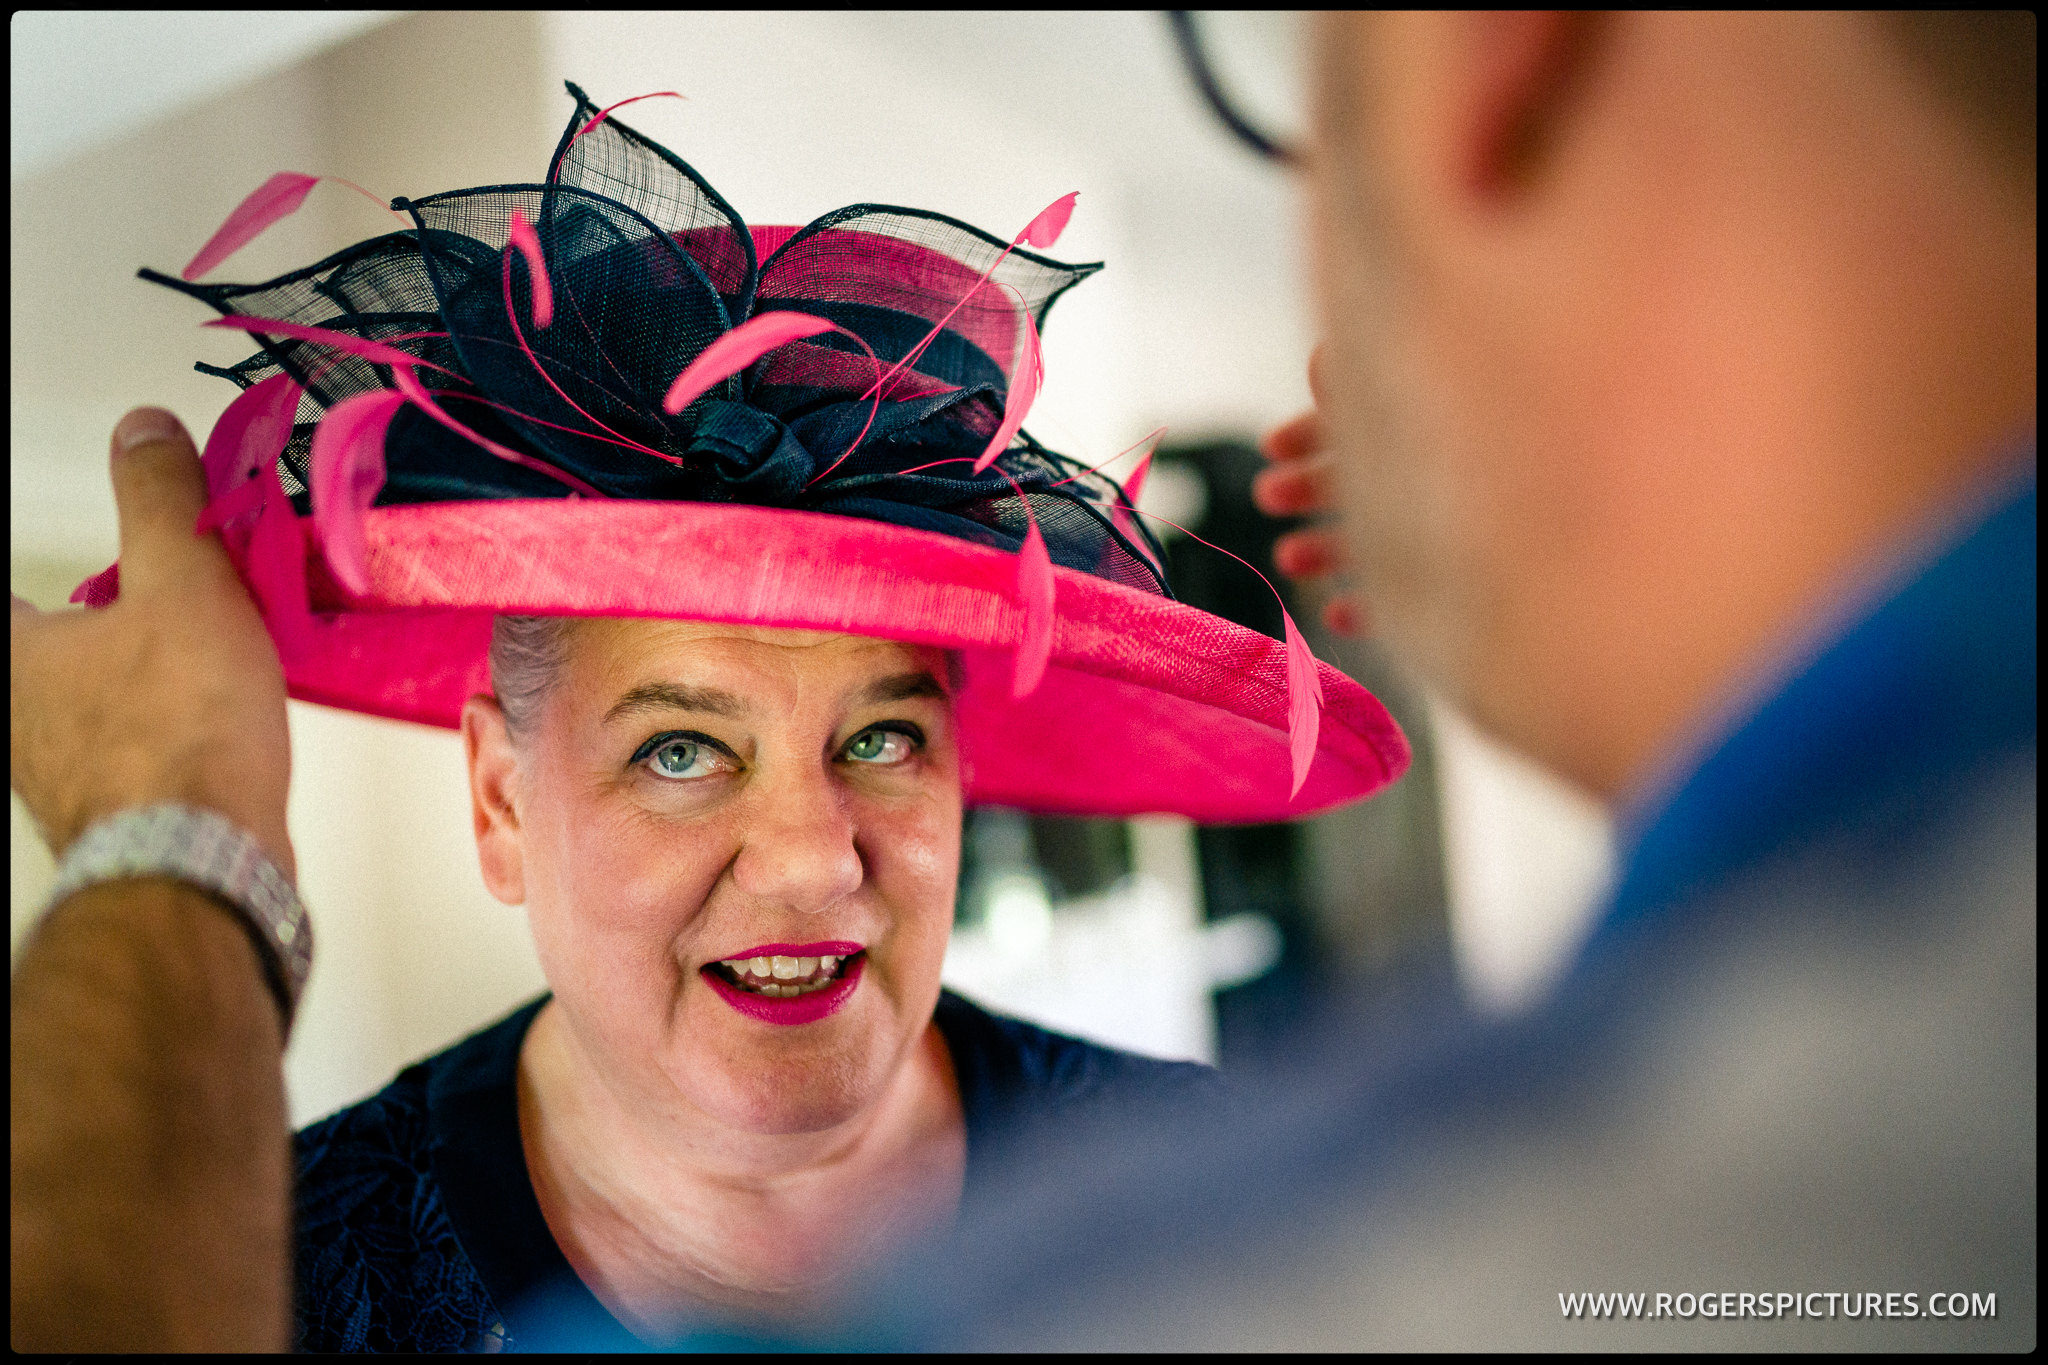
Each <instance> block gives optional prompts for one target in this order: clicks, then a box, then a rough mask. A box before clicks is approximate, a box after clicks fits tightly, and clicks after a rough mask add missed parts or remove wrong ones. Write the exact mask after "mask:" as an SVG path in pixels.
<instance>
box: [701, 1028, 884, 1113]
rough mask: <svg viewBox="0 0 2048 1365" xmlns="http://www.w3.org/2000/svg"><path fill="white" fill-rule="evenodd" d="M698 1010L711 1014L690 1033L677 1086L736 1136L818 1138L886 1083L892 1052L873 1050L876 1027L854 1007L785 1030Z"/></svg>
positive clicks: (866, 1103) (879, 1049) (874, 1095)
mask: <svg viewBox="0 0 2048 1365" xmlns="http://www.w3.org/2000/svg"><path fill="white" fill-rule="evenodd" d="M707 994H708V993H707ZM703 1003H704V1004H706V1005H708V1006H710V1008H709V1009H708V1010H704V1011H702V1012H701V1013H699V1014H698V1018H699V1019H701V1020H702V1021H703V1025H704V1026H703V1027H702V1028H701V1029H692V1030H691V1031H690V1039H689V1043H690V1046H689V1055H688V1056H687V1057H685V1058H683V1059H681V1062H680V1065H679V1066H678V1067H677V1068H676V1076H675V1079H676V1080H677V1081H678V1082H680V1083H681V1084H682V1085H683V1086H684V1087H685V1088H686V1089H687V1090H688V1091H689V1092H690V1093H692V1094H693V1095H695V1096H696V1099H697V1103H698V1105H699V1107H700V1108H703V1109H704V1110H706V1111H707V1112H709V1113H711V1114H714V1115H715V1116H717V1117H718V1118H719V1119H720V1120H721V1121H722V1122H725V1123H727V1124H729V1125H731V1126H732V1127H734V1128H737V1129H740V1130H741V1131H744V1132H752V1133H760V1134H764V1135H768V1134H788V1133H815V1132H822V1131H824V1130H825V1129H828V1128H832V1127H834V1126H836V1125H838V1124H841V1123H844V1122H846V1121H847V1120H848V1119H850V1118H852V1117H854V1116H855V1115H856V1114H858V1113H859V1112H860V1111H861V1110H862V1109H863V1108H865V1107H866V1106H867V1105H868V1104H870V1103H872V1102H873V1100H874V1099H875V1097H876V1094H877V1093H878V1091H879V1089H880V1083H881V1082H882V1081H883V1080H885V1079H886V1077H885V1075H884V1073H885V1071H886V1069H887V1067H886V1062H887V1058H888V1056H889V1055H890V1053H891V1051H892V1049H886V1048H877V1047H875V1046H874V1043H875V1041H876V1033H877V1031H878V1029H879V1028H880V1027H881V1025H880V1021H878V1020H872V1019H865V1020H864V1016H869V1015H870V1014H871V1011H869V1010H866V1009H861V1008H859V1007H858V1005H855V1006H854V1007H852V1008H848V1009H845V1010H843V1011H840V1012H839V1013H837V1014H835V1015H834V1016H833V1017H831V1018H829V1019H821V1020H819V1021H817V1022H816V1023H814V1024H808V1025H804V1026H801V1027H795V1028H786V1027H778V1026H776V1025H772V1024H764V1023H762V1022H760V1021H758V1020H755V1019H750V1018H747V1017H745V1016H744V1015H742V1014H740V1013H738V1012H737V1011H735V1010H733V1009H731V1008H730V1007H729V1006H728V1005H726V1004H725V1003H724V1002H723V1001H721V1000H718V999H716V998H711V999H707V1000H705V1001H704V1002H703ZM861 1003H866V1002H861ZM706 1016H708V1017H706ZM863 1022H867V1023H868V1025H869V1026H868V1027H861V1026H860V1025H861V1024H862V1023H863Z"/></svg>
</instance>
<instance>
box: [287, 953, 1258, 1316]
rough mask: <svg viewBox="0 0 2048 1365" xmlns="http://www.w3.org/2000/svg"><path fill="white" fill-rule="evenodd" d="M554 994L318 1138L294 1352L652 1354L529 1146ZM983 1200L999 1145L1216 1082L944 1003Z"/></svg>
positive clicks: (306, 1183) (305, 1176)
mask: <svg viewBox="0 0 2048 1365" xmlns="http://www.w3.org/2000/svg"><path fill="white" fill-rule="evenodd" d="M546 1001H547V997H546V996H543V997H541V998H540V999H539V1000H535V1001H534V1002H532V1003H531V1004H528V1005H525V1006H523V1007H521V1008H520V1009H519V1010H517V1011H515V1012H514V1013H513V1014H511V1015H510V1016H508V1017H506V1018H505V1019H503V1020H501V1021H499V1022H498V1023H496V1024H493V1025H492V1026H490V1027H489V1028H487V1029H484V1030H483V1031H482V1032H480V1033H476V1034H473V1035H471V1036H470V1037H468V1038H466V1039H464V1040H463V1041H462V1042H459V1043H457V1044H455V1046H453V1047H451V1048H449V1049H447V1050H446V1051H444V1052H441V1053H438V1054H436V1055H435V1056H433V1057H429V1058H428V1059H427V1060H425V1061H423V1062H418V1063H416V1064H414V1065H412V1066H410V1067H407V1068H406V1069H405V1070H404V1071H402V1072H400V1073H399V1076H398V1078H397V1079H396V1080H394V1081H393V1082H392V1083H391V1084H390V1085H388V1086H386V1087H385V1088H384V1089H383V1090H381V1091H379V1092H378V1093H377V1094H375V1095H373V1096H371V1097H370V1098H369V1099H367V1100H364V1101H363V1102H362V1103H360V1104H357V1105H353V1106H351V1107H349V1108H347V1109H343V1110H341V1111H340V1112H338V1113H336V1114H333V1115H330V1116H329V1117H327V1118H324V1119H322V1120H320V1121H319V1122H318V1123H315V1124H312V1125H310V1126H309V1127H307V1128H306V1129H305V1130H304V1131H302V1132H301V1133H299V1135H298V1137H297V1139H296V1140H295V1143H294V1147H295V1156H296V1159H297V1168H298V1187H297V1204H298V1213H297V1226H296V1233H295V1239H296V1244H295V1254H294V1272H295V1278H296V1282H297V1283H296V1295H295V1305H294V1342H295V1344H296V1345H297V1347H298V1348H299V1349H300V1350H305V1351H507V1350H537V1349H550V1348H552V1347H555V1346H563V1345H574V1346H576V1347H580V1348H582V1349H586V1350H588V1349H604V1348H606V1347H615V1348H618V1349H622V1350H643V1349H646V1347H645V1345H644V1343H642V1342H640V1341H638V1340H637V1339H635V1338H634V1337H633V1336H631V1335H630V1334H629V1333H628V1332H627V1331H626V1329H625V1328H624V1327H623V1326H622V1325H620V1323H619V1322H618V1320H617V1319H615V1318H613V1317H612V1316H611V1314H610V1313H608V1312H607V1311H606V1310H605V1309H604V1307H603V1306H602V1305H601V1304H600V1303H599V1302H598V1301H597V1298H596V1297H595V1296H594V1295H593V1294H591V1292H590V1291H589V1289H588V1288H586V1287H585V1286H584V1284H583V1282H582V1281H581V1280H580V1279H578V1278H577V1276H576V1273H575V1271H574V1270H572V1269H571V1268H570V1266H569V1263H568V1261H567V1259H566V1258H564V1257H563V1255H562V1252H561V1249H560V1248H559V1247H557V1246H556V1245H555V1241H554V1238H553V1236H552V1235H551V1234H550V1233H549V1232H548V1228H547V1223H546V1221H545V1220H544V1219H543V1218H542V1216H541V1211H540V1204H539V1202H538V1201H537V1200H536V1199H535V1198H534V1193H533V1185H532V1183H531V1182H530V1181H529V1180H528V1178H527V1174H526V1158H525V1152H524V1149H523V1148H522V1147H521V1145H520V1138H519V1107H518V1099H517V1092H516V1086H515V1078H516V1076H517V1072H518V1063H519V1045H520V1043H521V1041H522V1040H523V1039H524V1038H525V1036H526V1029H527V1026H528V1025H529V1024H531V1023H532V1022H533V1017H534V1015H535V1014H537V1013H538V1012H539V1011H540V1007H541V1006H542V1005H543V1004H545V1003H546ZM934 1022H936V1023H937V1025H938V1027H939V1032H940V1033H941V1035H942V1036H943V1037H944V1038H945V1040H946V1046H947V1049H948V1051H950V1052H951V1054H952V1058H953V1069H954V1072H955V1074H956V1075H957V1076H958V1078H959V1085H960V1103H961V1108H962V1111H963V1113H964V1117H965V1119H966V1126H967V1189H966V1193H965V1196H964V1198H966V1199H971V1198H972V1197H973V1195H974V1191H975V1189H976V1188H977V1185H978V1184H979V1183H980V1180H981V1178H982V1177H985V1176H986V1175H987V1174H988V1173H989V1171H990V1170H991V1169H992V1167H993V1164H994V1157H995V1154H996V1153H997V1151H998V1149H999V1147H1000V1145H1001V1143H1002V1141H1004V1140H1006V1138H1014V1137H1015V1136H1016V1135H1017V1134H1019V1133H1020V1132H1023V1131H1027V1130H1029V1129H1030V1128H1032V1127H1034V1126H1035V1125H1036V1124H1038V1123H1041V1122H1050V1123H1053V1124H1060V1123H1062V1122H1065V1121H1067V1120H1069V1119H1073V1120H1075V1121H1085V1120H1086V1119H1087V1118H1088V1117H1090V1116H1092V1115H1098V1114H1100V1113H1102V1112H1103V1111H1104V1109H1105V1108H1106V1107H1109V1106H1116V1105H1120V1104H1122V1103H1124V1102H1126V1101H1136V1100H1143V1099H1147V1098H1152V1099H1157V1098H1171V1097H1174V1096H1177V1095H1194V1094H1208V1093H1214V1092H1215V1091H1216V1090H1217V1089H1218V1085H1219V1083H1218V1081H1217V1076H1216V1073H1215V1072H1214V1071H1213V1070H1211V1069H1210V1068H1208V1067H1204V1066H1198V1065H1196V1064H1193V1063H1189V1062H1162V1061H1157V1060H1154V1059H1152V1058H1149V1057H1140V1056H1136V1055H1135V1054H1132V1053H1128V1052H1119V1051H1116V1050H1114V1049H1111V1048H1105V1047H1099V1046H1097V1045H1095V1044H1093V1043H1086V1042H1082V1041H1081V1040H1079V1039H1077V1038H1069V1037H1065V1036H1063V1035H1061V1034H1057V1033H1049V1032H1047V1031H1046V1030H1044V1029H1041V1028H1037V1027H1035V1026H1033V1025H1031V1024H1026V1023H1023V1022H1021V1021H1019V1020H1015V1019H1007V1018H1003V1017H1001V1016H998V1015H993V1014H990V1013H989V1012H988V1011H987V1010H984V1009H982V1008H981V1007H980V1006H978V1005H976V1004H974V1003H973V1002H971V1001H969V1000H966V999H963V998H962V997H960V996H957V995H954V994H953V993H952V992H950V991H947V992H944V993H943V994H942V995H941V996H940V999H939V1006H938V1010H937V1013H936V1014H935V1016H934Z"/></svg>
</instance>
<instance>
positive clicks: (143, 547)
mask: <svg viewBox="0 0 2048 1365" xmlns="http://www.w3.org/2000/svg"><path fill="white" fill-rule="evenodd" d="M113 478H114V507H115V509H116V511H117V512H118V513H119V516H120V522H121V595H122V596H123V597H126V596H128V595H129V593H130V592H134V593H137V594H149V593H152V592H158V591H162V590H164V589H165V588H169V587H174V586H175V585H177V584H180V583H183V582H187V581H189V580H190V578H191V577H192V575H193V574H194V573H195V572H204V571H207V570H208V569H209V567H210V566H212V565H213V564H215V563H216V562H218V561H221V560H222V558H223V556H222V551H221V547H220V542H219V540H218V539H216V538H214V537H211V536H206V537H200V536H194V535H193V534H192V524H193V523H194V522H195V521H197V520H198V519H199V513H200V512H201V510H203V509H204V508H205V506H206V497H207V494H206V474H205V471H204V470H202V469H201V468H200V465H199V452H198V451H197V450H195V449H194V448H193V446H192V438H191V437H190V436H188V435H186V434H185V428H184V426H183V425H182V424H180V423H179V421H178V419H177V418H176V417H174V416H172V415H171V414H170V413H168V412H166V411H164V410H163V409H162V408H137V409H135V411H133V412H131V413H129V414H128V415H127V416H126V417H123V418H122V419H121V422H120V425H119V426H116V427H115V428H114V444H113Z"/></svg>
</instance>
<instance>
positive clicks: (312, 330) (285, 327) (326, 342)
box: [203, 317, 455, 374]
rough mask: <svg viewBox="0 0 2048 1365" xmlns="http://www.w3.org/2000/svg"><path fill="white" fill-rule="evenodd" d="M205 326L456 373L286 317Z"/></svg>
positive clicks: (235, 319)
mask: <svg viewBox="0 0 2048 1365" xmlns="http://www.w3.org/2000/svg"><path fill="white" fill-rule="evenodd" d="M203 325H205V326H207V327H230V328H233V329H235V330H236V331H241V332H255V333H259V334H262V335H267V336H280V337H290V338H292V339H293V340H295V341H313V342H318V343H319V344H320V345H322V346H332V347H334V349H335V350H337V351H347V352H348V353H349V354H350V355H353V356H361V357H362V358H363V359H364V360H374V361H376V362H377V363H378V364H379V365H424V366H426V367H427V368H428V369H430V370H439V371H440V372H441V373H443V374H453V373H455V371H453V370H451V369H449V368H448V367H447V366H446V365H436V364H435V363H434V362H433V361H431V360H422V359H420V358H419V357H418V356H416V355H414V354H412V353H411V352H410V351H401V350H399V349H398V348H397V347H396V346H386V345H385V344H384V343H383V342H381V341H372V340H370V339H369V338H368V337H359V336H354V335H351V334H350V333H348V332H337V331H335V330H333V329H332V328H330V327H309V326H307V325H306V324H305V323H303V322H286V321H285V320H284V319H283V318H244V317H230V318H215V319H214V320H213V321H211V322H209V323H205V324H203Z"/></svg>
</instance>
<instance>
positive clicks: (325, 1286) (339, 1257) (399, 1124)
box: [292, 1006, 535, 1351]
mask: <svg viewBox="0 0 2048 1365" xmlns="http://www.w3.org/2000/svg"><path fill="white" fill-rule="evenodd" d="M534 1008H535V1006H528V1007H526V1008H523V1009H521V1010H520V1011H518V1012H517V1013H515V1014H513V1015H512V1016H510V1017H508V1018H507V1019H505V1020H502V1021H500V1022H499V1023H497V1024H495V1025H493V1026H492V1027H491V1028H489V1029H486V1030H484V1031H482V1032H480V1033H477V1034H474V1035H472V1036H471V1037H469V1038H465V1039H464V1040H463V1041H461V1042H459V1043H457V1044H455V1045H454V1046H452V1047H449V1048H446V1049H444V1050H443V1051H441V1052H439V1053H436V1054H435V1055H434V1056H432V1057H429V1058H427V1059H425V1060H424V1061H420V1062H415V1063H414V1064H413V1065H411V1066H409V1067H407V1068H406V1069H405V1070H403V1071H401V1072H400V1073H399V1074H398V1076H397V1078H396V1079H394V1080H393V1081H392V1082H391V1083H390V1084H389V1085H387V1086H385V1087H384V1088H383V1089H382V1090H380V1091H378V1092H377V1093H376V1094H374V1095H372V1096H370V1097H369V1098H368V1099H366V1100H363V1101H361V1102H360V1103H357V1104H353V1105H350V1106H348V1107H347V1108H345V1109H341V1110H338V1111H337V1112H335V1113H333V1114H330V1115H328V1116H327V1117H326V1118H323V1119H320V1120H318V1121H317V1122H314V1123H311V1124H308V1125H307V1126H306V1127H305V1128H303V1129H301V1130H300V1131H299V1132H298V1134H297V1135H296V1136H295V1137H294V1138H293V1140H292V1156H293V1166H294V1170H295V1180H294V1190H293V1194H294V1204H295V1215H296V1216H295V1218H294V1226H293V1257H292V1260H293V1275H294V1279H295V1282H296V1285H295V1288H296V1293H295V1294H294V1304H293V1311H294V1343H295V1345H296V1346H297V1347H298V1348H299V1349H300V1350H311V1351H365V1350H368V1351H378V1350H383V1351H451V1350H465V1349H469V1350H474V1349H479V1348H482V1349H486V1350H488V1349H490V1348H491V1344H492V1341H493V1338H494V1337H495V1336H501V1335H502V1332H503V1329H502V1327H500V1326H499V1325H498V1323H499V1316H498V1314H497V1312H496V1310H495V1308H494V1306H493V1305H492V1303H491V1300H490V1296H489V1294H488V1292H487V1291H486V1290H485V1287H484V1283H483V1280H482V1279H481V1277H480V1276H479V1275H478V1273H477V1271H476V1268H475V1266H474V1265H473V1264H472V1263H471V1261H470V1258H469V1256H468V1254H467V1253H466V1252H465V1251H464V1249H463V1247H462V1244H461V1241H460V1239H459V1237H458V1236H457V1232H456V1227H455V1224H454V1222H453V1220H452V1219H451V1218H450V1216H449V1212H448V1207H447V1203H446V1200H445V1198H444V1194H443V1191H442V1189H441V1182H440V1180H439V1178H438V1176H437V1175H436V1173H435V1169H434V1144H435V1132H434V1119H433V1113H432V1094H433V1091H434V1089H435V1085H436V1080H437V1077H440V1076H441V1075H442V1074H443V1073H446V1072H449V1071H451V1070H453V1069H456V1068H458V1067H462V1066H464V1065H465V1064H468V1065H471V1066H473V1065H474V1064H475V1061H476V1057H477V1054H478V1053H479V1051H480V1050H482V1051H492V1050H495V1051H499V1052H502V1051H503V1049H502V1048H496V1049H493V1047H492V1045H493V1043H494V1042H500V1043H501V1042H502V1041H503V1040H502V1039H494V1037H493V1035H496V1034H499V1033H500V1031H502V1030H507V1029H511V1028H514V1027H515V1026H516V1027H517V1031H518V1032H521V1033H523V1032H524V1027H523V1026H524V1023H525V1022H526V1021H527V1020H528V1019H530V1018H531V1011H532V1010H533V1009H534ZM515 1051H516V1049H515Z"/></svg>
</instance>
